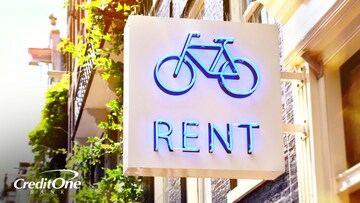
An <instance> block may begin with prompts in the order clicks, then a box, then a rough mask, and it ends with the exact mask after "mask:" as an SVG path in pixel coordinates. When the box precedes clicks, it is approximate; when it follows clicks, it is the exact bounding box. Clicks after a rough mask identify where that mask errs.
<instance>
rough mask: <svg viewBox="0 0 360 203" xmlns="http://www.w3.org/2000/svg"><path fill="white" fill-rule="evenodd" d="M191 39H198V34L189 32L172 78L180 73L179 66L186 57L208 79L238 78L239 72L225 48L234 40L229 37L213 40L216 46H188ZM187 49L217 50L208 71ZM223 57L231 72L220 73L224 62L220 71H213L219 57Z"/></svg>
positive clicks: (224, 65)
mask: <svg viewBox="0 0 360 203" xmlns="http://www.w3.org/2000/svg"><path fill="white" fill-rule="evenodd" d="M192 38H200V33H198V32H191V33H189V34H188V36H187V38H186V41H185V44H184V47H183V49H182V51H181V54H180V60H179V61H178V63H177V65H176V69H175V72H174V77H177V76H178V74H179V72H180V68H181V64H182V63H183V61H184V60H186V59H185V56H187V57H188V58H190V59H191V61H192V62H193V63H194V64H195V65H196V66H197V67H199V69H200V70H201V72H202V73H203V74H204V75H205V76H206V77H208V78H219V77H220V75H221V76H225V78H226V79H231V78H232V79H238V78H239V72H238V69H237V68H236V66H235V64H234V60H233V58H232V57H231V56H230V54H229V51H228V49H227V47H226V45H227V44H232V43H234V38H231V37H217V38H215V39H214V43H217V44H190V42H191V39H192ZM189 49H200V50H201V49H204V50H217V51H218V52H217V54H216V56H215V58H214V60H213V62H212V64H211V66H210V68H209V69H206V68H205V66H204V65H203V64H202V63H201V61H199V59H198V58H197V57H196V56H194V55H193V53H191V51H190V50H189ZM222 54H223V55H224V57H225V59H226V61H227V62H228V63H229V65H230V68H231V70H232V72H225V73H224V72H222V71H221V70H222V69H223V68H224V67H226V65H227V63H226V62H225V63H224V64H223V67H221V68H220V69H219V70H220V71H218V72H217V71H215V67H216V65H217V63H218V62H219V59H220V57H221V55H222Z"/></svg>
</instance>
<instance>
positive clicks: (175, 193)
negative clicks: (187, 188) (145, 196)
mask: <svg viewBox="0 0 360 203" xmlns="http://www.w3.org/2000/svg"><path fill="white" fill-rule="evenodd" d="M168 188H169V202H171V203H173V202H174V203H177V202H181V185H180V178H177V177H169V183H168Z"/></svg>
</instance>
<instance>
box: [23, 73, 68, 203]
mask: <svg viewBox="0 0 360 203" xmlns="http://www.w3.org/2000/svg"><path fill="white" fill-rule="evenodd" d="M68 89H69V76H68V75H64V76H63V78H62V79H61V81H60V82H59V83H57V84H55V85H53V86H50V87H49V89H48V91H47V92H46V95H45V106H44V109H43V110H42V116H41V120H40V123H39V124H38V125H37V126H36V128H35V129H34V130H33V131H32V132H30V133H29V135H28V138H29V145H30V146H31V147H32V152H33V154H34V164H33V166H32V167H30V170H29V175H28V178H29V179H30V180H32V181H39V180H40V179H41V178H48V179H49V178H54V177H53V176H54V175H56V174H51V173H47V174H41V172H43V171H47V170H54V169H63V168H64V167H65V161H66V146H67V136H68V135H67V131H66V129H67V119H68V116H67V93H68ZM30 198H32V199H34V200H37V202H59V200H60V199H61V198H60V194H59V193H55V192H53V193H51V192H49V191H39V190H32V191H31V193H30Z"/></svg>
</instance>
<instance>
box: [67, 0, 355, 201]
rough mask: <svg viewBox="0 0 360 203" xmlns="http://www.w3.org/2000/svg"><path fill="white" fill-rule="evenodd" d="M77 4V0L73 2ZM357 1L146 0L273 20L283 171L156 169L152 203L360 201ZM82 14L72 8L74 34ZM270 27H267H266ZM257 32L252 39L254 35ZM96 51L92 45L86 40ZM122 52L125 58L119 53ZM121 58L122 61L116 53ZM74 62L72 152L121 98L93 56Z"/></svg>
mask: <svg viewBox="0 0 360 203" xmlns="http://www.w3.org/2000/svg"><path fill="white" fill-rule="evenodd" d="M74 3H75V1H74ZM359 10H360V2H359V1H356V0H338V1H335V0H330V1H329V0H309V1H302V0H294V1H276V0H258V1H250V0H231V1H230V0H147V1H143V2H142V5H141V8H140V11H139V12H140V13H141V14H142V15H149V16H158V17H166V18H192V19H199V20H216V21H235V22H243V23H264V24H276V25H277V27H278V29H279V42H280V44H279V50H280V57H281V58H280V61H281V66H280V67H272V68H273V71H279V72H281V79H282V85H281V89H282V107H283V132H284V133H283V140H284V160H285V173H284V174H283V175H281V176H279V177H278V178H277V179H275V180H273V181H264V180H261V179H259V180H244V179H239V180H237V179H211V178H184V177H181V178H180V177H154V178H153V179H152V180H151V181H150V184H152V185H153V187H152V188H153V190H152V191H151V193H152V194H150V196H152V197H151V198H149V199H150V200H151V201H154V202H359V201H360V190H359V187H360V164H359V159H360V150H359V147H358V146H360V131H359V129H360V128H359V127H358V126H359V125H358V124H359V121H360V119H359V115H360V110H359V109H360V106H359V98H360V97H359V95H360V94H359V90H358V89H359V88H357V87H359V80H360V74H359V73H360V72H359V60H360V56H359V48H360V32H359V24H360V23H359V22H360V12H359ZM84 15H85V14H84V13H82V12H81V11H80V10H76V9H75V8H74V7H71V6H70V7H69V20H68V22H69V34H70V39H72V40H73V41H74V40H75V38H76V35H84V33H85V27H84V25H83V24H81V23H80V19H81V18H82V17H83V16H84ZM264 34H266V33H264ZM249 40H251V39H249ZM87 51H88V52H89V53H90V54H91V47H88V48H87ZM118 57H119V58H121V56H118ZM119 60H121V59H119ZM67 61H68V64H67V66H68V67H69V70H71V74H72V77H71V88H70V89H71V90H70V94H69V101H70V102H69V103H70V105H69V115H70V118H69V126H70V127H69V132H70V133H69V136H70V137H69V150H71V146H72V145H73V142H74V141H76V142H78V143H83V144H84V143H85V140H86V137H87V136H89V133H88V132H91V133H92V134H93V135H95V136H101V134H102V132H101V130H99V129H98V128H97V125H98V123H99V122H100V121H104V120H105V119H106V115H107V113H108V111H107V109H106V108H105V103H107V102H108V101H110V100H111V99H112V98H115V94H114V91H113V90H112V85H111V84H112V82H111V81H110V82H105V81H102V80H101V77H100V72H99V71H98V70H95V69H94V68H93V64H91V61H88V62H85V63H84V65H82V66H81V67H77V66H76V61H73V60H72V59H71V58H70V56H68V60H67Z"/></svg>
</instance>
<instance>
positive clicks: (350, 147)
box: [340, 51, 360, 168]
mask: <svg viewBox="0 0 360 203" xmlns="http://www.w3.org/2000/svg"><path fill="white" fill-rule="evenodd" d="M340 72H341V91H342V105H343V118H344V132H345V143H346V160H347V163H348V167H349V168H350V167H352V166H354V165H356V164H357V163H359V162H360V147H359V146H360V51H358V52H357V53H356V54H355V55H353V56H352V57H351V58H350V59H349V60H348V61H347V62H346V63H345V64H344V65H343V66H342V67H341V69H340Z"/></svg>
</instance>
